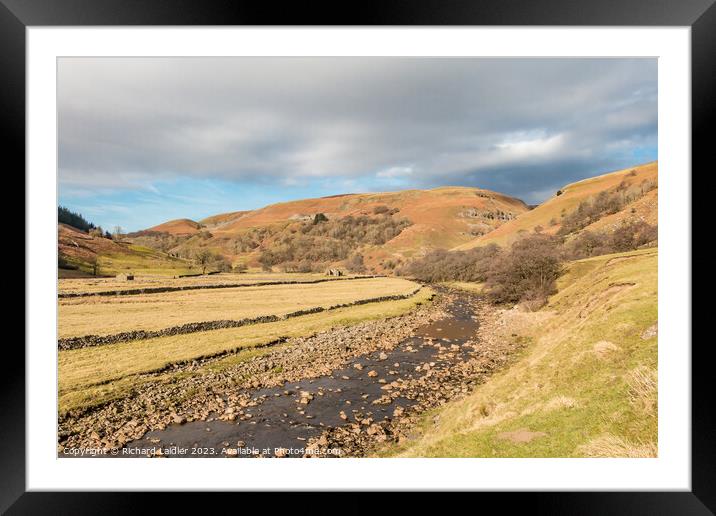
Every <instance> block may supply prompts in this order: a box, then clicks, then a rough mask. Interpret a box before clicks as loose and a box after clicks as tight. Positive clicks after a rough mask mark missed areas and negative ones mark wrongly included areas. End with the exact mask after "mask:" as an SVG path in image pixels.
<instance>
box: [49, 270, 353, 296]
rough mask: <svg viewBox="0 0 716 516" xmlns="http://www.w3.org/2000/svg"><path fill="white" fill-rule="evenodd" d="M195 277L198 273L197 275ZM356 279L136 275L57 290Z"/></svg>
mask: <svg viewBox="0 0 716 516" xmlns="http://www.w3.org/2000/svg"><path fill="white" fill-rule="evenodd" d="M195 273H196V272H195ZM350 277H354V276H352V275H347V276H341V277H335V276H326V275H325V274H318V273H306V274H301V273H290V274H289V273H278V272H274V273H266V272H253V273H239V274H235V273H220V274H211V275H198V276H190V277H185V278H175V277H173V276H168V275H166V274H164V275H161V274H153V275H152V274H144V273H143V274H137V275H135V277H134V280H133V281H126V280H121V279H117V278H81V279H80V278H77V279H75V278H72V279H62V278H61V279H60V281H59V285H58V290H59V293H60V294H82V293H95V292H107V291H122V290H134V289H142V288H162V287H170V288H185V287H192V286H207V285H251V284H254V283H269V282H273V283H279V282H284V281H292V282H294V281H326V280H328V281H330V280H341V279H343V278H350Z"/></svg>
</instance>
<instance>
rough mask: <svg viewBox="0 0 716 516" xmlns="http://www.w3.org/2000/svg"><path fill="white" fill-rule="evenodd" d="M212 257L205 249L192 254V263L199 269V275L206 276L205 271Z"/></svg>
mask: <svg viewBox="0 0 716 516" xmlns="http://www.w3.org/2000/svg"><path fill="white" fill-rule="evenodd" d="M213 259H214V255H213V254H211V252H210V251H209V250H207V249H199V250H198V251H196V252H195V253H194V263H195V264H196V265H197V266H198V267H201V273H202V274H206V269H207V267H209V264H210V263H211V262H212V261H213Z"/></svg>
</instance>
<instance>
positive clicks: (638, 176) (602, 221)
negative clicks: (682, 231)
mask: <svg viewBox="0 0 716 516" xmlns="http://www.w3.org/2000/svg"><path fill="white" fill-rule="evenodd" d="M600 194H601V195H602V197H601V198H600V200H604V202H605V203H610V202H612V201H614V204H613V206H612V205H610V206H609V208H610V209H608V210H606V211H603V212H599V213H596V214H595V213H593V214H592V219H594V220H593V221H591V222H590V223H589V224H586V225H584V226H583V223H584V222H587V221H588V219H586V218H583V219H581V220H578V219H579V213H578V212H579V210H580V205H582V208H581V209H582V210H583V211H585V210H584V208H585V207H587V206H588V205H590V204H594V203H595V202H596V201H597V199H598V197H599V196H600ZM657 200H658V162H656V161H654V162H652V163H646V164H644V165H640V166H636V167H631V168H626V169H624V170H618V171H616V172H610V173H608V174H603V175H600V176H596V177H592V178H589V179H584V180H582V181H578V182H576V183H572V184H569V185H567V186H565V187H563V188H561V189H560V190H559V191H558V192H556V193H555V195H553V196H552V197H551V198H550V199H548V200H547V201H545V202H544V203H542V204H540V205H539V206H537V207H536V208H534V209H532V210H530V211H527V212H524V213H522V214H521V215H520V216H519V217H517V218H516V219H514V220H512V221H509V222H507V223H505V224H503V225H501V226H500V227H498V228H496V229H495V230H493V231H491V232H489V233H487V234H485V235H481V236H479V237H477V238H475V239H473V240H471V241H469V242H466V243H463V244H460V245H458V246H455V249H458V250H465V249H471V248H473V247H477V246H481V245H486V244H490V243H495V244H498V245H506V244H510V243H512V242H513V241H515V240H516V239H517V238H518V237H519V236H520V234H521V233H523V232H525V231H527V232H531V231H534V230H535V228H538V226H541V230H542V231H543V232H545V233H548V234H566V236H569V233H570V232H571V231H569V230H570V229H572V228H574V231H580V230H582V229H587V230H591V231H597V232H610V231H614V230H615V229H616V228H618V227H619V226H621V225H622V224H624V223H625V222H634V221H644V222H647V223H649V224H652V225H656V224H657V222H658V202H657ZM614 209H616V212H614V213H611V211H613V210H614ZM589 220H591V219H589ZM567 224H571V226H570V227H567ZM538 229H539V228H538Z"/></svg>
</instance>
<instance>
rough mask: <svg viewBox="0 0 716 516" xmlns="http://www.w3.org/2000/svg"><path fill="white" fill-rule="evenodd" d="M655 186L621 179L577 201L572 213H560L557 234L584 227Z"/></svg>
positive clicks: (568, 232)
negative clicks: (594, 195)
mask: <svg viewBox="0 0 716 516" xmlns="http://www.w3.org/2000/svg"><path fill="white" fill-rule="evenodd" d="M654 188H656V183H654V182H652V181H649V180H646V179H645V180H644V181H642V182H641V183H640V184H638V185H630V184H629V183H627V182H626V181H622V182H621V183H620V184H619V185H617V186H616V187H615V188H614V189H613V190H611V191H609V190H604V191H602V192H599V194H598V195H597V196H596V197H594V198H593V199H590V200H587V201H583V202H581V203H579V206H577V209H576V210H574V211H573V212H572V213H569V214H563V215H562V225H561V226H560V228H559V231H558V234H559V235H568V234H570V233H574V232H576V231H579V230H580V229H583V228H586V227H587V226H589V225H590V224H592V223H593V222H596V221H597V220H599V219H600V218H602V217H604V216H606V215H611V214H613V213H617V212H619V211H621V210H623V209H624V207H625V206H626V205H627V204H629V203H631V202H633V201H635V200H637V199H638V198H639V197H642V196H643V195H645V194H646V193H647V192H649V191H650V190H653V189H654Z"/></svg>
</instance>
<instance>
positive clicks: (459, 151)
mask: <svg viewBox="0 0 716 516" xmlns="http://www.w3.org/2000/svg"><path fill="white" fill-rule="evenodd" d="M57 98H58V133H59V135H58V139H59V141H58V159H59V170H58V182H59V188H58V190H59V199H58V202H59V204H61V205H63V206H66V207H68V208H70V209H72V210H73V211H78V212H80V213H82V214H83V215H84V216H85V218H87V219H88V220H90V221H91V222H93V223H95V224H98V225H101V226H103V227H104V228H106V229H107V228H113V227H114V226H116V225H119V226H122V227H123V228H124V229H125V230H127V231H136V230H139V229H144V228H148V227H151V226H153V225H156V224H159V223H161V222H164V221H167V220H170V219H175V218H191V219H194V220H200V219H202V218H204V217H207V216H209V215H215V214H218V213H224V212H229V211H237V210H246V209H255V208H260V207H262V206H265V205H267V204H272V203H275V202H282V201H286V200H294V199H304V198H308V197H321V196H325V195H335V194H342V193H358V192H375V191H393V190H401V189H407V188H434V187H438V186H447V185H460V186H475V187H479V188H487V189H490V190H495V191H499V192H502V193H506V194H508V195H513V196H515V197H519V198H521V199H522V200H524V201H525V202H527V203H531V204H537V203H540V202H542V201H544V200H546V199H547V198H549V197H550V196H551V195H553V194H554V192H555V191H556V190H558V189H559V188H560V187H562V186H564V185H565V184H568V183H571V182H574V181H577V180H580V179H583V178H586V177H590V176H594V175H597V174H601V173H605V172H608V171H612V170H617V169H620V168H626V167H630V166H633V165H636V164H640V163H645V162H649V161H653V160H656V159H657V61H656V59H651V58H649V59H632V58H609V59H596V58H591V59H571V58H570V59H548V58H529V59H528V58H525V59H517V58H500V59H494V58H205V57H202V58H61V59H59V60H58V97H57Z"/></svg>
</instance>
